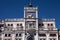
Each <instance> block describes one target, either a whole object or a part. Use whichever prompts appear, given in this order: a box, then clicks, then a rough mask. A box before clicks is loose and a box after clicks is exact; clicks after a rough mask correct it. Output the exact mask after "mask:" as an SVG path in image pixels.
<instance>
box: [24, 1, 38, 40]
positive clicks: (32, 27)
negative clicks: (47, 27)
mask: <svg viewBox="0 0 60 40" xmlns="http://www.w3.org/2000/svg"><path fill="white" fill-rule="evenodd" d="M24 18H25V30H26V40H29V38H31V37H32V40H38V39H37V37H38V31H37V30H38V7H35V6H33V5H32V3H31V1H30V4H29V5H28V6H26V7H24Z"/></svg>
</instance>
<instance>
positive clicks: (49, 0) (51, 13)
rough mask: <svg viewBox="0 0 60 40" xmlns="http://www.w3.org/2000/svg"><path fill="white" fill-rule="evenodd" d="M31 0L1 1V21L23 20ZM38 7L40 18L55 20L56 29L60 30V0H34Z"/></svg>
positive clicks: (33, 2) (34, 4)
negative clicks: (26, 7)
mask: <svg viewBox="0 0 60 40" xmlns="http://www.w3.org/2000/svg"><path fill="white" fill-rule="evenodd" d="M29 2H30V0H0V19H5V18H23V14H24V10H23V9H24V6H27V5H28V4H29ZM32 4H33V6H38V11H39V18H40V19H42V18H55V19H56V27H57V28H60V0H32Z"/></svg>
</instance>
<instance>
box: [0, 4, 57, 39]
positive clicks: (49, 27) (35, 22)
mask: <svg viewBox="0 0 60 40" xmlns="http://www.w3.org/2000/svg"><path fill="white" fill-rule="evenodd" d="M0 29H1V30H0V40H58V29H57V28H56V24H55V19H39V18H38V7H34V6H33V5H32V4H30V5H29V6H27V7H24V18H17V19H15V18H14V19H5V20H0Z"/></svg>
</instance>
